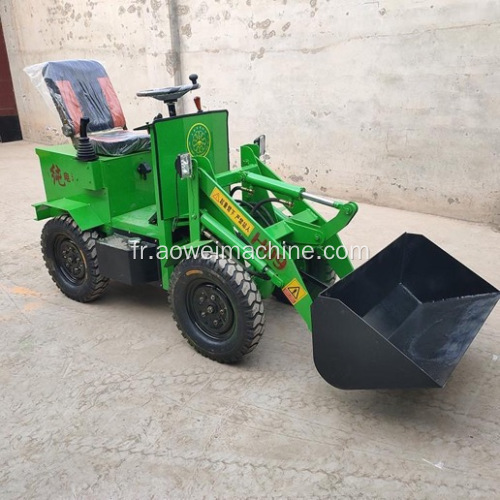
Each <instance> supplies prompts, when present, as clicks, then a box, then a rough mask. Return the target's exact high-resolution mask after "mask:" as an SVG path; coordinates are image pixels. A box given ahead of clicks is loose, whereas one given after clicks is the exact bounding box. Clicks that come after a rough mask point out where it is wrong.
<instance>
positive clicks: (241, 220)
mask: <svg viewBox="0 0 500 500" xmlns="http://www.w3.org/2000/svg"><path fill="white" fill-rule="evenodd" d="M210 198H212V200H214V201H215V202H216V203H217V204H218V205H219V206H220V207H221V208H222V210H224V212H225V213H226V215H227V216H228V217H229V218H230V219H231V220H232V221H233V222H234V223H235V224H236V225H237V226H238V227H239V228H240V229H241V231H243V233H245V234H246V235H247V236H250V234H251V233H252V231H253V228H254V225H253V224H252V223H251V222H250V221H249V220H248V219H247V218H246V217H245V216H244V215H243V214H242V213H241V212H240V210H238V209H237V208H236V207H235V206H234V205H233V204H232V203H231V202H230V201H229V199H228V198H227V196H226V195H225V194H224V193H223V192H222V191H221V190H220V189H219V188H214V189H213V190H212V194H211V195H210Z"/></svg>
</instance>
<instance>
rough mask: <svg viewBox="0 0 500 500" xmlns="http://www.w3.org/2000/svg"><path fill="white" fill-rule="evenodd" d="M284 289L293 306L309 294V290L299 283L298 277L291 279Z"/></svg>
mask: <svg viewBox="0 0 500 500" xmlns="http://www.w3.org/2000/svg"><path fill="white" fill-rule="evenodd" d="M282 290H283V293H284V294H285V296H286V298H287V299H288V300H289V301H290V303H291V304H292V305H293V306H294V305H295V304H296V303H297V302H299V301H300V300H302V299H303V298H304V297H306V296H307V291H306V290H305V288H304V287H303V286H302V285H301V284H300V283H299V280H298V279H297V278H294V279H293V280H292V281H290V283H288V285H286V286H285V287H284V288H283V289H282Z"/></svg>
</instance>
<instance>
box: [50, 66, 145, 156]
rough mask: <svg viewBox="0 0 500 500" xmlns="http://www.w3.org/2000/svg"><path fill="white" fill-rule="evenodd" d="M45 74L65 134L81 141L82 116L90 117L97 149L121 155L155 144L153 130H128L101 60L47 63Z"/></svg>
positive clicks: (92, 141) (108, 154)
mask: <svg viewBox="0 0 500 500" xmlns="http://www.w3.org/2000/svg"><path fill="white" fill-rule="evenodd" d="M42 75H43V78H44V81H45V84H46V85H47V88H48V90H49V93H50V95H51V97H52V100H53V101H54V104H55V106H56V108H57V111H58V113H59V116H60V117H61V120H62V123H63V127H62V130H63V134H64V135H65V136H67V137H71V139H72V140H73V143H74V144H75V146H76V144H77V140H76V139H77V138H78V135H79V133H80V119H81V118H83V117H85V118H89V119H90V122H89V125H88V127H87V130H88V132H89V134H88V137H89V139H90V142H91V144H92V146H93V147H94V149H95V152H96V153H97V154H98V155H104V156H121V155H125V154H129V153H135V152H137V151H147V150H149V149H150V148H151V141H150V137H149V134H148V133H147V131H146V132H144V131H137V132H136V131H130V130H127V126H126V123H125V117H124V115H123V110H122V107H121V105H120V101H118V97H117V95H116V92H115V89H114V88H113V85H111V81H110V80H109V77H108V75H107V73H106V70H105V69H104V67H103V66H102V64H100V63H99V62H97V61H91V60H83V59H73V60H67V61H51V62H47V63H45V64H44V66H43V68H42Z"/></svg>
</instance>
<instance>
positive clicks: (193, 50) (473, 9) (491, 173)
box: [0, 0, 500, 224]
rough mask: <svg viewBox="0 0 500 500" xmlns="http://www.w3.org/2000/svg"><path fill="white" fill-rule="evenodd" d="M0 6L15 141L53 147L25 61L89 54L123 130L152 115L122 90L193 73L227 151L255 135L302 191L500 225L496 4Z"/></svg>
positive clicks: (461, 0)
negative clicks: (123, 119) (221, 117)
mask: <svg viewBox="0 0 500 500" xmlns="http://www.w3.org/2000/svg"><path fill="white" fill-rule="evenodd" d="M0 6H1V10H0V14H1V16H2V22H3V24H4V30H5V34H6V39H7V45H8V50H9V54H10V60H11V66H12V72H13V75H14V84H15V87H16V93H17V100H18V106H19V111H20V115H21V121H22V124H23V132H24V136H25V137H26V138H30V139H33V140H43V141H45V142H47V141H54V140H59V138H58V137H57V133H56V132H55V131H56V130H58V129H59V123H58V119H57V117H56V116H55V115H53V116H52V117H51V118H50V120H49V117H48V114H47V113H46V110H45V107H44V104H43V103H42V101H41V99H40V98H39V96H38V95H37V94H35V93H34V91H33V89H32V88H31V87H30V83H29V81H28V79H27V77H26V76H25V75H24V74H23V73H22V72H21V69H22V67H23V66H25V65H27V64H31V63H34V62H39V61H42V60H47V59H56V58H59V59H60V58H66V57H94V58H98V59H100V60H102V61H103V62H104V63H105V64H106V66H107V68H108V71H109V73H110V75H111V78H112V80H113V81H114V83H115V86H116V88H117V92H118V93H119V96H120V98H121V100H122V102H123V105H124V110H125V113H126V116H127V117H128V121H129V123H130V124H131V125H136V124H138V123H141V122H143V121H144V120H145V119H150V118H151V117H152V116H153V114H154V113H155V112H156V111H157V109H158V106H157V105H155V104H154V103H153V102H148V101H147V100H146V101H144V100H140V99H138V98H135V97H134V94H135V91H136V90H139V89H142V88H148V87H151V86H158V85H169V84H172V83H174V81H179V79H183V80H187V75H188V74H189V73H191V72H197V73H199V75H200V83H201V84H202V87H203V88H202V91H201V92H200V94H201V96H202V101H203V103H204V105H205V106H206V107H207V108H212V109H213V108H218V107H226V108H227V109H229V112H230V134H231V138H230V139H231V144H232V147H233V148H234V150H233V153H236V147H237V146H238V145H239V144H242V143H245V142H249V141H251V140H252V139H253V138H254V137H255V136H257V135H258V134H260V133H263V132H264V133H266V134H267V137H268V149H269V155H270V159H269V162H270V164H271V165H272V166H273V167H274V168H276V169H277V170H278V171H279V172H280V173H281V174H282V175H283V176H285V177H286V178H288V179H289V180H291V181H294V182H297V183H300V184H303V185H305V186H306V187H307V188H310V189H311V191H315V192H318V193H321V192H323V193H327V194H330V195H332V196H337V197H340V198H344V199H345V198H349V199H354V200H359V201H368V202H371V203H375V204H383V205H388V206H393V207H400V208H405V209H410V210H418V211H423V212H429V213H436V214H443V215H447V216H452V217H458V218H463V219H468V220H477V221H486V222H496V223H497V224H500V169H499V168H498V155H499V153H500V135H499V129H500V72H499V71H498V67H499V63H500V60H499V59H500V3H499V2H498V1H496V0H495V1H483V2H480V3H478V2H474V1H472V0H441V1H440V2H436V1H435V0H380V1H374V2H371V1H369V2H367V1H361V0H337V1H333V0H332V1H326V0H307V1H306V0H274V1H272V0H215V1H207V0H178V1H174V0H170V4H169V3H167V2H166V1H165V0H136V1H130V0H128V1H117V0H105V1H104V0H94V1H92V2H90V1H88V2H85V1H83V0H80V1H76V0H66V1H64V0H56V1H48V0H41V1H40V0H38V1H36V2H35V1H34V0H30V1H28V0H26V1H24V2H14V1H13V0H0ZM189 101H190V100H189ZM186 107H187V109H192V104H191V103H190V102H188V103H187V104H186ZM49 121H50V128H47V124H48V123H49ZM234 156H235V155H234Z"/></svg>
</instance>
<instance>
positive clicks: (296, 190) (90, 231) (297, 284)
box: [34, 79, 498, 389]
mask: <svg viewBox="0 0 500 500" xmlns="http://www.w3.org/2000/svg"><path fill="white" fill-rule="evenodd" d="M192 82H193V85H191V87H192V88H188V90H193V89H194V88H197V83H196V79H194V80H193V79H192ZM186 87H189V85H188V86H186ZM179 88H180V87H176V88H174V89H177V91H176V92H177V93H176V94H174V97H175V99H174V98H172V99H169V97H168V96H169V95H171V93H172V92H173V91H172V88H167V89H159V90H155V91H147V92H149V94H147V93H144V94H143V95H149V96H151V97H156V98H161V100H163V101H164V102H166V103H167V105H168V106H169V110H170V116H169V117H166V118H163V117H157V118H155V120H153V121H152V122H151V123H149V124H147V125H145V126H143V127H141V128H142V129H143V131H144V130H147V131H148V133H149V136H150V141H151V148H150V150H143V151H138V152H132V153H128V154H121V155H117V156H105V155H99V156H97V155H96V156H95V157H93V158H90V159H89V161H81V159H78V157H77V156H78V154H77V152H76V151H75V147H74V146H73V145H64V146H51V147H43V148H38V149H37V150H36V152H37V154H38V156H39V158H40V164H41V170H42V176H43V182H44V186H45V193H46V200H45V201H42V202H40V203H37V204H35V205H34V207H35V210H36V217H37V219H38V220H42V219H51V221H50V222H48V223H47V226H46V228H45V229H44V233H42V249H43V251H44V256H45V260H46V262H47V266H48V268H49V272H50V273H51V275H52V277H53V278H54V281H55V282H56V284H57V285H58V286H59V288H60V289H61V290H62V291H63V292H64V293H65V294H66V295H68V296H69V297H70V298H73V299H75V300H81V301H91V300H94V299H95V298H97V297H98V296H99V295H100V294H101V293H102V291H103V290H104V288H105V285H106V283H107V281H108V280H109V279H117V280H120V281H123V282H125V283H129V284H131V285H134V284H139V283H152V284H158V285H160V286H161V287H163V288H164V289H165V290H168V291H170V292H171V293H172V303H173V308H174V315H175V318H176V321H177V324H178V325H179V328H180V329H181V331H182V333H183V335H184V336H185V337H186V338H187V340H188V341H189V342H190V343H191V344H192V345H193V346H194V347H195V348H196V349H197V350H198V351H199V352H201V353H202V354H204V355H206V356H208V357H210V358H212V359H215V360H217V361H222V362H235V361H238V360H239V359H241V356H242V355H244V354H247V353H248V352H250V351H251V350H253V348H254V347H255V346H256V344H257V343H258V341H259V339H260V336H261V335H262V332H263V327H264V312H263V309H264V306H263V302H262V301H263V299H266V298H268V297H270V296H271V295H274V296H276V298H278V299H279V300H281V301H284V302H287V303H289V304H291V305H292V306H293V307H294V308H295V309H296V311H297V312H298V313H299V314H300V315H301V317H302V318H303V319H304V322H305V324H306V325H307V327H308V328H309V329H310V330H311V331H312V335H313V347H314V359H315V363H316V366H317V368H318V370H319V372H320V373H321V375H322V376H323V377H324V378H325V380H327V381H328V382H329V383H331V384H332V385H335V386H337V387H341V388H345V389H359V388H401V387H403V388H413V387H442V386H443V385H444V384H445V382H446V380H447V378H448V377H449V375H450V374H451V371H452V370H453V368H454V367H455V366H456V364H457V363H458V361H459V360H460V358H461V357H462V356H463V354H464V353H465V351H466V349H467V348H468V346H469V345H470V343H471V342H472V340H473V338H474V337H475V335H476V334H477V332H478V330H479V328H480V327H481V325H482V324H483V322H484V321H485V320H486V317H487V315H488V314H489V312H490V311H491V310H492V308H493V307H494V305H495V303H496V301H497V300H498V291H497V290H496V289H495V288H494V287H492V286H491V285H489V284H488V283H486V282H485V281H484V280H482V279H481V278H480V277H478V276H477V275H475V274H474V273H473V272H472V271H470V270H468V269H467V268H465V266H463V265H461V264H460V263H458V262H457V261H455V259H453V258H452V257H451V256H449V255H448V254H446V252H444V251H443V250H441V249H439V248H438V247H437V246H435V245H434V244H432V243H431V242H429V241H428V240H426V239H425V238H423V237H421V236H418V235H404V237H402V239H401V238H400V239H398V240H396V242H394V243H393V244H391V245H389V247H387V248H386V249H385V250H384V251H382V252H381V253H380V254H378V255H377V256H375V258H374V259H372V260H370V261H369V262H368V263H367V264H365V265H363V266H361V267H360V268H359V269H357V270H356V271H354V268H353V265H352V263H351V261H350V260H349V258H348V256H347V255H346V252H345V251H344V252H340V251H339V250H340V249H342V248H343V243H342V241H341V239H340V236H339V232H340V231H341V230H342V229H343V228H344V227H346V226H347V225H348V224H349V223H350V222H351V220H352V218H353V217H354V216H355V215H356V213H357V211H358V207H357V205H356V204H355V203H353V202H347V203H346V202H340V201H335V200H330V199H327V198H324V197H320V196H316V195H313V194H310V193H308V192H307V191H306V190H305V188H303V187H298V186H295V185H292V184H289V183H287V182H284V181H283V180H282V179H280V178H279V177H278V175H276V173H274V172H273V171H272V170H271V169H270V167H269V166H267V165H266V164H265V163H264V162H263V161H262V152H263V151H262V146H263V141H262V138H261V139H260V141H255V143H250V144H247V145H243V146H241V148H240V166H239V167H238V168H230V160H229V140H228V113H227V111H225V110H221V111H208V112H201V111H200V112H198V113H194V114H186V115H181V116H177V115H176V113H175V100H176V99H177V98H179V97H180V96H179V93H181V94H182V93H185V92H184V91H179ZM188 90H186V92H187V91H188ZM160 91H163V93H161V92H160ZM155 92H156V93H155ZM172 106H174V108H172ZM81 136H82V137H83V138H85V136H86V134H85V131H84V130H83V131H82V134H81ZM311 202H313V203H314V202H318V203H322V204H324V205H328V206H330V207H331V209H332V212H333V217H332V218H331V219H329V220H326V219H325V218H324V217H322V216H321V215H320V214H319V213H318V212H317V211H316V210H315V209H314V208H313V205H312V204H311ZM173 249H175V252H173V251H172V250H173ZM327 250H328V253H326V252H327ZM341 253H342V255H341ZM436 263H438V264H439V265H438V266H437V264H436ZM436 266H437V267H436ZM335 277H338V278H339V279H340V280H339V281H338V282H337V283H336V284H334V281H335ZM457 277H458V278H457Z"/></svg>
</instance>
